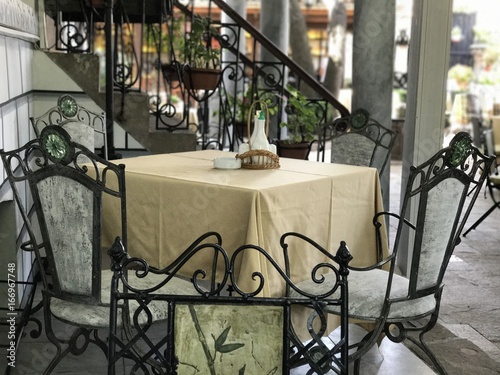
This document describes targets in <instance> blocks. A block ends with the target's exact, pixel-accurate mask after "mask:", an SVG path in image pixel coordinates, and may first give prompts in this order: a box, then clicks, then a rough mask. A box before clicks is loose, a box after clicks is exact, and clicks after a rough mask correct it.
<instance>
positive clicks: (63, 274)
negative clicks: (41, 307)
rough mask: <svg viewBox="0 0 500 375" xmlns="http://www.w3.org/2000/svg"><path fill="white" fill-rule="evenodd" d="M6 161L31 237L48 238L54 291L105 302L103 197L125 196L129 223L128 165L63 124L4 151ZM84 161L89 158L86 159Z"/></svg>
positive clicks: (34, 240)
mask: <svg viewBox="0 0 500 375" xmlns="http://www.w3.org/2000/svg"><path fill="white" fill-rule="evenodd" d="M2 160H3V162H4V165H5V167H6V171H7V174H8V177H9V181H10V182H11V185H12V187H13V192H14V195H15V196H16V200H17V202H18V204H19V205H20V208H21V211H22V212H21V213H22V216H23V218H24V219H25V225H26V226H27V231H28V233H29V237H30V242H31V243H32V244H34V243H35V244H36V243H37V244H38V245H39V246H41V244H42V243H43V251H44V252H45V254H46V259H47V266H48V272H49V274H50V276H51V279H50V283H51V284H52V285H53V287H52V288H51V292H52V293H53V295H54V296H55V297H57V298H62V299H66V300H71V301H75V302H88V303H99V302H100V297H101V296H100V292H101V273H100V271H101V256H102V251H101V211H102V201H103V196H104V195H112V196H115V197H116V198H117V199H119V200H121V201H122V223H125V210H124V207H125V195H124V168H123V166H117V165H114V164H111V163H108V162H107V161H106V160H104V159H101V158H99V157H98V156H96V155H95V154H93V153H92V152H90V151H89V150H88V149H86V148H85V147H83V146H81V145H79V144H77V143H74V142H73V141H72V140H71V138H70V136H69V134H68V133H67V132H66V131H65V130H64V129H63V128H62V127H60V126H54V125H53V126H47V127H45V128H44V129H43V130H42V132H41V134H40V138H39V139H36V140H34V141H31V142H29V143H28V144H26V145H25V146H23V147H22V148H21V149H18V150H14V151H11V152H6V153H5V152H3V151H2ZM82 160H85V161H86V163H85V164H82ZM97 163H100V167H99V168H98V164H97ZM22 182H27V184H28V186H29V190H30V192H31V197H32V200H33V207H34V212H35V213H36V217H37V218H38V225H39V230H40V236H41V242H40V241H39V240H37V238H36V235H35V231H34V230H33V225H32V222H31V221H30V220H29V218H28V213H27V212H29V211H30V208H29V207H24V206H23V205H22V200H21V199H20V198H19V197H18V195H19V194H20V190H21V189H19V185H18V184H19V183H22ZM111 185H113V186H112V187H111ZM125 229H126V228H125V225H122V228H117V233H116V234H117V235H119V236H123V235H126V233H124V231H125ZM38 250H39V249H36V253H37V256H38V257H39V256H40V254H39V253H40V252H39V251H38Z"/></svg>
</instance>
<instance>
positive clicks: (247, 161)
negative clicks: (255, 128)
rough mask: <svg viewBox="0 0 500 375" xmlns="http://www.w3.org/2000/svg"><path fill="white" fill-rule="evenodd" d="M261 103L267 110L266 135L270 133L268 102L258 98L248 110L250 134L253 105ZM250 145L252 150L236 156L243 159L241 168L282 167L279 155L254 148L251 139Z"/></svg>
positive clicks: (249, 132)
mask: <svg viewBox="0 0 500 375" xmlns="http://www.w3.org/2000/svg"><path fill="white" fill-rule="evenodd" d="M258 103H260V104H261V107H263V108H264V109H265V111H266V136H268V135H269V108H267V104H266V103H265V102H263V101H262V100H256V101H255V102H253V103H252V105H251V106H250V110H249V111H248V122H247V128H248V134H249V135H250V134H252V133H251V131H250V130H251V129H250V128H251V124H252V113H253V107H254V106H255V105H256V104H258ZM248 145H249V146H250V151H247V152H245V153H243V154H238V155H236V157H237V158H238V159H241V168H247V169H275V168H279V167H280V158H279V156H278V155H276V154H274V153H272V152H271V151H268V150H252V144H251V143H250V140H249V141H248Z"/></svg>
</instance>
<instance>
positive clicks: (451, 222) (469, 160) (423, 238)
mask: <svg viewBox="0 0 500 375" xmlns="http://www.w3.org/2000/svg"><path fill="white" fill-rule="evenodd" d="M491 162H492V159H491V158H488V157H485V156H484V155H482V154H481V153H480V152H479V151H478V150H477V149H476V148H475V147H473V146H472V139H471V137H470V135H469V134H468V133H459V134H458V135H457V136H455V138H454V139H453V140H452V142H451V143H450V146H449V147H447V148H445V149H443V150H441V151H440V152H438V153H437V154H436V155H435V156H433V157H432V158H431V159H429V160H428V161H427V162H425V163H423V164H422V165H420V166H418V167H412V168H411V170H410V175H409V179H408V185H407V188H406V193H405V197H404V200H403V205H402V212H401V214H402V216H405V211H406V210H407V209H408V208H409V207H410V206H413V207H417V208H418V213H417V218H416V220H412V222H414V223H415V225H416V230H415V231H414V247H413V255H412V260H411V261H412V264H411V270H410V274H409V278H410V289H409V295H410V296H411V297H417V296H418V295H419V294H420V295H425V294H429V293H434V292H435V291H436V289H437V288H439V287H440V285H441V282H442V278H443V276H444V271H445V269H446V267H447V265H448V262H449V259H450V257H451V255H452V252H453V249H454V248H455V246H456V245H457V244H458V243H459V242H460V234H461V232H462V229H463V226H464V224H465V221H466V219H467V217H468V215H469V213H470V210H471V209H472V205H473V204H474V202H475V200H476V198H477V195H478V193H479V190H480V189H474V191H473V194H469V197H468V193H469V192H470V191H471V188H473V187H475V186H476V185H479V186H482V184H483V182H484V179H485V177H486V175H485V174H484V173H479V171H480V170H481V169H482V168H484V167H487V168H489V166H490V165H491ZM410 202H411V203H410ZM400 230H401V228H399V230H398V237H399V234H400ZM397 241H399V240H397Z"/></svg>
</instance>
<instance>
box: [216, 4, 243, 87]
mask: <svg viewBox="0 0 500 375" xmlns="http://www.w3.org/2000/svg"><path fill="white" fill-rule="evenodd" d="M225 2H226V3H227V5H229V6H230V7H232V8H233V9H234V10H235V11H236V12H237V13H238V14H239V15H240V16H242V17H243V18H246V0H225ZM221 21H222V23H229V24H232V23H235V22H234V21H233V20H232V19H231V18H230V17H229V16H228V15H227V14H226V13H224V12H223V13H222V16H221ZM237 32H238V28H237V27H234V28H229V27H227V28H224V29H223V30H222V31H221V34H222V35H227V36H228V43H229V45H236V44H238V43H237V41H236V39H237V38H238V35H237ZM239 47H240V52H241V53H243V54H244V53H245V50H246V38H245V32H244V30H243V29H241V35H240V36H239ZM222 61H223V62H225V63H223V65H222V68H223V69H224V68H225V67H226V66H228V65H232V64H231V62H235V61H237V58H236V55H235V54H233V53H231V52H230V51H229V50H227V49H223V50H222ZM240 61H241V60H240ZM234 68H235V69H236V66H234ZM243 68H244V65H243V64H239V66H238V69H241V70H240V71H238V72H236V73H237V74H236V78H235V80H231V79H228V77H227V74H226V75H225V77H224V85H225V87H226V90H227V91H228V93H230V94H231V95H233V96H234V95H235V93H236V92H240V91H242V90H243V81H242V80H239V78H241V76H242V74H243V71H242V70H243Z"/></svg>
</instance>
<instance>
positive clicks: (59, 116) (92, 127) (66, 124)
mask: <svg viewBox="0 0 500 375" xmlns="http://www.w3.org/2000/svg"><path fill="white" fill-rule="evenodd" d="M30 122H31V125H32V126H33V129H34V131H35V134H36V136H37V138H38V137H40V132H41V131H42V129H43V128H45V127H46V126H48V125H59V126H61V127H63V128H64V129H65V130H66V131H67V132H68V133H69V135H70V136H71V138H72V139H73V140H74V141H75V142H78V143H80V144H81V145H83V146H85V147H86V148H88V149H89V150H91V151H92V152H94V150H95V147H94V144H95V137H96V135H97V136H99V137H102V140H103V148H102V155H103V157H104V159H106V160H108V144H107V135H106V118H105V116H104V112H102V113H95V112H92V111H89V110H88V109H87V108H85V107H83V106H81V105H79V104H78V103H77V102H76V100H75V98H73V97H72V96H71V95H68V94H63V95H61V96H60V97H59V99H58V100H57V105H56V106H55V107H52V108H51V109H49V110H48V111H47V112H45V113H44V114H43V115H41V116H39V117H36V118H34V117H30Z"/></svg>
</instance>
